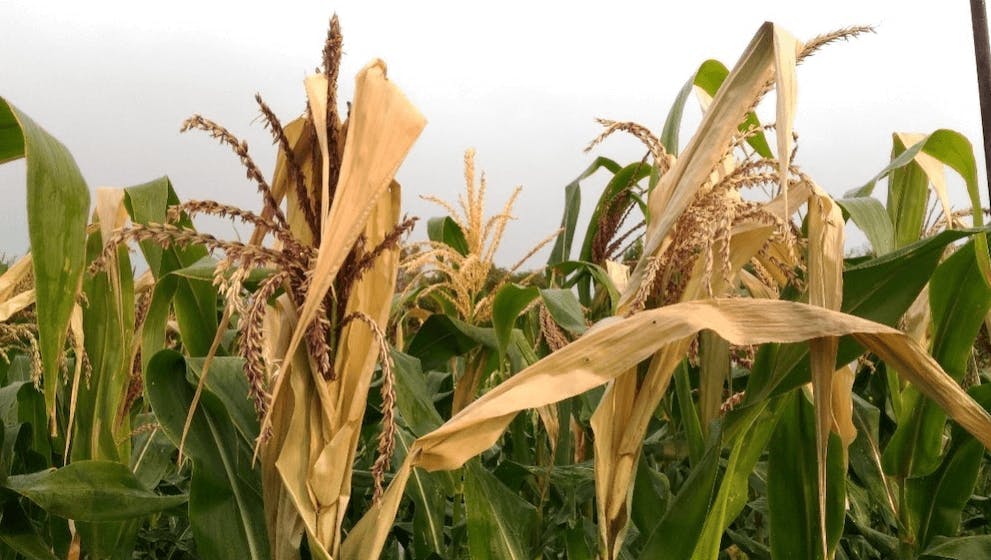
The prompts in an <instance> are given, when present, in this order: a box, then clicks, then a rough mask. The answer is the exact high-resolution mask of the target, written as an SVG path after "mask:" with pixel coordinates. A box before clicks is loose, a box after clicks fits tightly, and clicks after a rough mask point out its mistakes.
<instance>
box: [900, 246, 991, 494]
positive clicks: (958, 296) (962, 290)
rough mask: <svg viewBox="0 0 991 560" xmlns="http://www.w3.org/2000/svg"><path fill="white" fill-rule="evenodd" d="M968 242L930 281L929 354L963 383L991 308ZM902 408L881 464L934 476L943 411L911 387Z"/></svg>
mask: <svg viewBox="0 0 991 560" xmlns="http://www.w3.org/2000/svg"><path fill="white" fill-rule="evenodd" d="M975 250H976V242H975V241H970V242H968V243H966V244H965V245H963V246H962V247H961V248H960V249H958V250H957V251H956V252H955V253H953V255H951V256H950V257H949V258H948V259H946V261H944V262H943V263H942V264H940V265H939V267H938V268H937V269H936V271H935V272H934V273H933V275H932V279H931V280H930V283H929V306H930V308H931V309H932V317H933V342H932V350H931V353H932V355H933V357H934V358H936V361H938V362H939V364H940V365H941V366H942V367H943V369H944V370H945V371H946V372H947V373H948V374H950V376H952V377H953V378H954V379H956V380H958V381H959V380H961V379H963V376H964V374H965V373H966V369H967V361H968V360H969V359H970V355H971V348H972V347H973V343H974V339H975V337H976V336H977V332H978V330H979V329H980V327H981V324H982V323H983V322H984V317H985V316H986V315H987V313H988V311H989V310H991V287H989V286H988V285H987V284H985V282H984V278H983V276H982V275H981V272H980V270H979V269H978V263H977V258H976V255H975ZM901 400H902V407H903V409H904V410H906V411H907V413H906V414H903V415H902V418H900V419H899V421H900V424H899V425H898V428H897V429H896V430H895V433H894V435H893V436H892V437H891V441H890V442H889V443H888V445H887V447H886V448H885V450H884V455H883V465H884V469H885V472H887V473H888V474H889V475H891V476H897V477H904V478H912V477H918V476H924V475H927V474H929V473H931V472H933V471H934V470H935V469H936V468H937V467H938V466H939V463H940V459H941V453H942V449H943V426H944V425H945V423H946V413H945V412H943V411H942V410H941V409H940V408H939V407H938V406H936V404H935V403H933V402H932V401H930V400H929V399H926V398H925V397H923V396H922V394H921V393H919V391H918V390H917V389H916V388H915V387H912V386H908V387H906V388H905V390H904V391H902V395H901Z"/></svg>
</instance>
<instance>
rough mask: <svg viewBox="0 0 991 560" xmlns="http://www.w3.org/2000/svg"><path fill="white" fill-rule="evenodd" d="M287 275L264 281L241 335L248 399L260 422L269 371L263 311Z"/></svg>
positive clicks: (265, 411) (265, 404)
mask: <svg viewBox="0 0 991 560" xmlns="http://www.w3.org/2000/svg"><path fill="white" fill-rule="evenodd" d="M288 278H289V274H288V273H286V272H281V273H278V274H274V275H272V276H270V277H268V278H266V279H265V280H264V281H263V282H262V283H261V284H260V285H259V286H258V289H257V290H255V293H254V294H253V295H252V301H251V304H250V305H249V306H248V310H247V313H245V315H244V328H243V330H242V331H241V354H242V355H243V356H244V376H245V377H246V378H247V379H248V397H249V398H250V399H251V401H252V402H253V403H254V405H255V411H256V412H257V413H258V417H259V418H264V416H265V414H266V413H267V412H268V406H269V400H270V395H269V394H268V369H267V367H266V365H265V356H264V354H263V349H262V344H263V341H264V336H265V332H264V331H265V328H264V321H265V311H266V309H267V308H268V300H269V299H271V298H272V296H273V295H275V292H276V291H278V289H279V287H280V286H282V284H283V283H284V282H285V281H286V280H288Z"/></svg>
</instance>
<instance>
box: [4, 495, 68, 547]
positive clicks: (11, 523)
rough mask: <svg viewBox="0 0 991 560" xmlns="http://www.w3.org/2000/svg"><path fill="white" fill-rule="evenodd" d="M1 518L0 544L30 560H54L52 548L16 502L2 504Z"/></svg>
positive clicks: (10, 501) (9, 501)
mask: <svg viewBox="0 0 991 560" xmlns="http://www.w3.org/2000/svg"><path fill="white" fill-rule="evenodd" d="M2 516H3V517H2V520H3V523H0V543H3V544H5V545H7V546H8V547H10V550H13V551H14V552H16V553H17V554H20V555H22V556H24V557H25V558H29V559H30V560H55V558H56V556H55V553H54V552H52V547H51V546H49V545H48V543H46V542H45V539H43V538H42V536H41V535H39V534H38V532H37V530H36V529H35V527H34V525H33V524H32V523H31V520H30V519H29V518H28V516H27V514H26V513H25V512H24V508H22V507H21V504H19V503H18V502H17V500H8V501H7V502H5V503H4V504H3V513H2Z"/></svg>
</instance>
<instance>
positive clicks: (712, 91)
mask: <svg viewBox="0 0 991 560" xmlns="http://www.w3.org/2000/svg"><path fill="white" fill-rule="evenodd" d="M727 76H729V69H728V68H726V65H725V64H723V63H722V62H719V61H718V60H714V59H709V60H706V61H705V62H703V63H702V64H701V65H700V66H699V68H698V70H696V71H695V74H693V75H692V77H691V78H689V79H688V81H687V82H685V85H684V86H682V87H681V90H680V91H679V92H678V96H677V97H675V100H674V103H673V104H672V105H671V109H670V110H669V111H668V116H667V118H666V119H665V120H664V129H663V130H662V132H661V143H662V144H664V148H665V149H666V150H667V151H668V153H669V154H673V155H678V153H679V146H678V136H679V134H680V131H681V119H682V116H683V115H684V113H685V103H686V102H687V101H688V97H689V96H690V95H691V94H692V91H693V90H694V89H695V88H696V87H698V88H700V89H701V90H702V91H704V92H706V93H707V94H709V96H710V97H715V96H716V92H718V91H719V87H720V86H722V85H723V82H724V81H726V77H727ZM760 128H761V126H760V121H759V120H758V119H757V114H756V113H754V112H753V111H751V112H749V113H747V116H746V118H745V119H744V121H743V122H742V123H740V132H746V131H747V130H750V129H754V130H760ZM747 143H748V144H750V147H752V148H753V149H754V150H755V151H756V152H757V153H758V155H760V156H761V157H765V158H769V157H773V154H772V153H771V147H770V146H769V145H768V143H767V138H766V137H765V136H764V132H763V131H762V130H760V131H759V132H757V133H756V134H753V135H752V136H750V137H748V138H747Z"/></svg>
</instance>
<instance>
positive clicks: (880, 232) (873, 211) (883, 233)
mask: <svg viewBox="0 0 991 560" xmlns="http://www.w3.org/2000/svg"><path fill="white" fill-rule="evenodd" d="M836 203H837V204H839V205H840V207H841V208H842V209H843V211H844V212H845V213H846V214H849V215H850V218H851V219H852V220H853V223H855V224H857V227H858V228H860V231H863V232H864V234H865V235H867V240H868V241H870V243H871V247H872V248H873V249H874V254H875V255H876V256H879V257H880V256H881V255H884V254H887V253H890V252H891V251H892V250H894V248H895V230H894V227H893V226H892V225H891V218H889V217H888V214H887V213H886V212H885V210H884V206H883V205H882V204H881V202H880V201H878V200H877V199H875V198H871V197H869V196H865V197H860V198H841V199H839V200H837V201H836ZM916 238H918V236H916Z"/></svg>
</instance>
